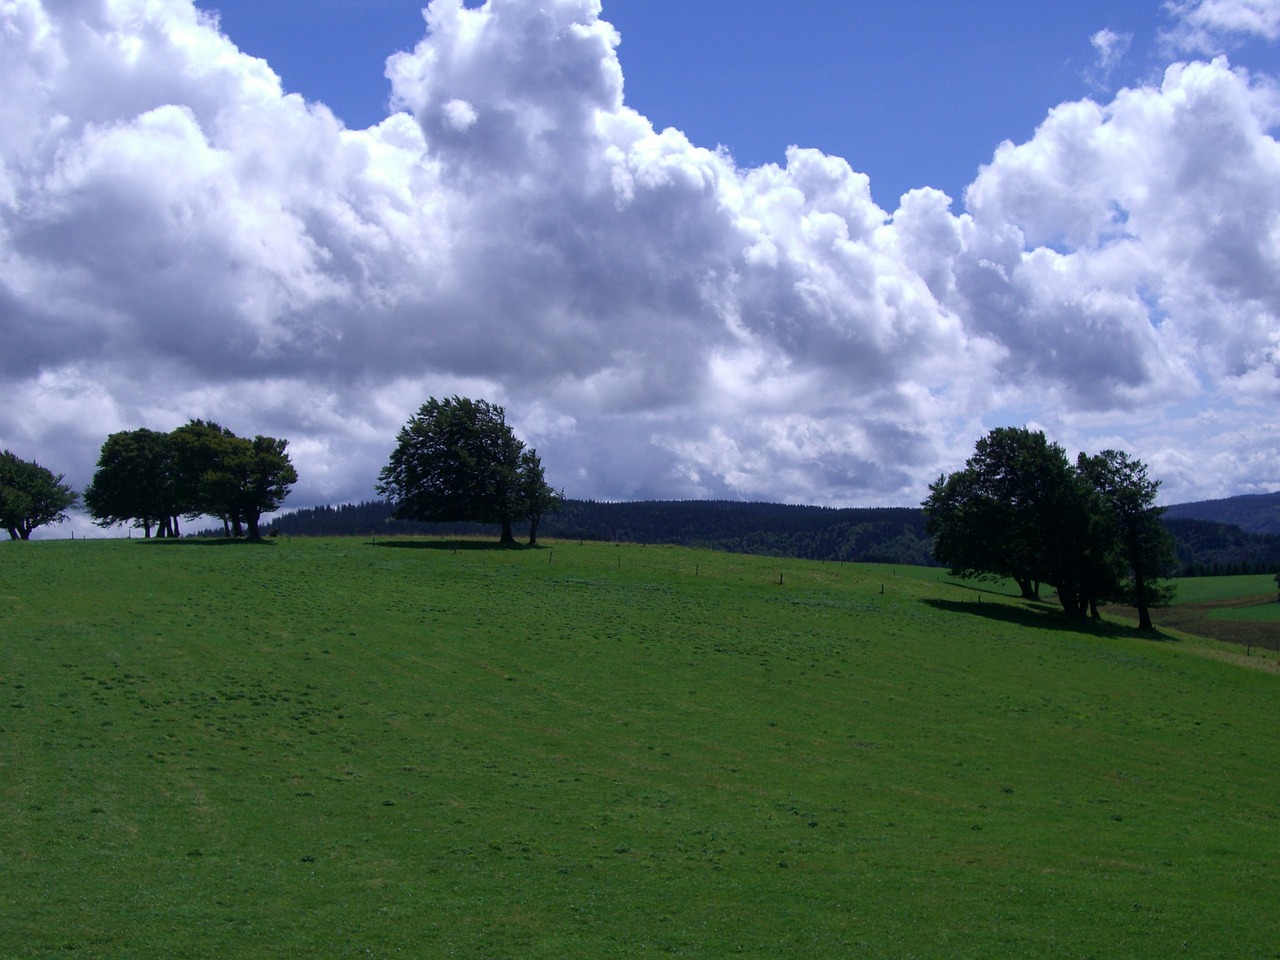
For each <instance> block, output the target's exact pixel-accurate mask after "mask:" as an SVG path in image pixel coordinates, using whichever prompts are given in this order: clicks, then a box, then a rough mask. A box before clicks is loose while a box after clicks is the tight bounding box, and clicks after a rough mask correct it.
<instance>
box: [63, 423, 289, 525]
mask: <svg viewBox="0 0 1280 960" xmlns="http://www.w3.org/2000/svg"><path fill="white" fill-rule="evenodd" d="M287 446H288V441H287V440H278V439H276V438H275V437H264V436H261V435H259V436H256V437H254V438H253V439H252V440H250V439H248V438H246V437H238V436H236V435H235V434H234V433H232V432H231V431H230V430H228V429H226V428H225V427H222V426H219V425H218V424H216V423H213V422H206V421H204V420H192V421H190V422H189V423H186V424H183V425H182V426H181V427H178V428H177V429H176V430H174V431H172V432H170V433H162V432H159V431H156V430H148V429H146V428H141V429H138V430H125V431H121V432H119V433H113V434H111V436H109V437H107V439H106V442H105V443H103V445H102V452H101V454H100V455H99V457H98V468H97V471H96V472H95V473H94V475H93V480H92V481H91V482H90V484H89V486H88V488H87V489H86V490H85V492H84V502H85V507H86V508H87V509H88V511H89V515H90V516H91V517H92V518H93V522H94V523H96V524H98V525H99V526H103V527H109V526H114V525H115V524H121V523H128V524H132V525H133V526H134V527H135V528H139V529H141V530H142V531H143V532H144V535H145V536H146V537H148V538H150V536H151V532H152V530H153V529H154V530H155V531H156V532H157V534H158V535H159V536H161V537H176V536H178V535H179V533H180V530H179V525H178V521H179V518H186V519H194V518H195V517H199V516H210V517H218V518H219V519H221V520H222V522H223V527H224V531H225V532H226V533H227V534H228V535H229V536H237V537H239V536H244V535H245V534H246V533H247V534H248V536H249V538H250V539H253V540H256V539H260V538H261V536H262V534H261V530H260V528H259V525H260V522H261V518H262V515H263V514H264V513H269V512H271V511H273V510H276V509H278V508H279V507H280V504H281V503H283V502H284V499H285V497H286V496H287V495H288V493H289V488H290V487H291V486H292V485H293V484H294V483H297V481H298V473H297V471H296V470H295V469H294V468H293V464H292V463H291V462H290V460H289V455H288V454H287V453H286V452H285V448H286V447H287Z"/></svg>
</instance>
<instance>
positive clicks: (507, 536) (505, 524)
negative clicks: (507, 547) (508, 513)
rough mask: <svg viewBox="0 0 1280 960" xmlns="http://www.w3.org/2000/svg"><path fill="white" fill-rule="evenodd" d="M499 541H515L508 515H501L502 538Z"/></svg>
mask: <svg viewBox="0 0 1280 960" xmlns="http://www.w3.org/2000/svg"><path fill="white" fill-rule="evenodd" d="M500 542H502V543H515V542H516V538H515V536H514V535H513V534H512V532H511V518H510V517H503V518H502V540H501V541H500Z"/></svg>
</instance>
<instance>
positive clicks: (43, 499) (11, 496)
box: [0, 450, 79, 540]
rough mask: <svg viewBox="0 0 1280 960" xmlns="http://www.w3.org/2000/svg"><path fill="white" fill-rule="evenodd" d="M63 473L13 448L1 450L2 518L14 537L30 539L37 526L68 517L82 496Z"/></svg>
mask: <svg viewBox="0 0 1280 960" xmlns="http://www.w3.org/2000/svg"><path fill="white" fill-rule="evenodd" d="M62 476H63V475H62V474H57V475H56V476H55V475H54V474H53V472H52V471H50V470H49V469H47V468H46V467H42V466H41V465H40V464H38V463H36V462H35V461H32V460H23V459H22V458H20V457H19V456H18V455H17V454H15V453H13V452H11V451H9V450H5V451H3V452H0V522H2V523H3V524H4V528H5V529H6V530H7V531H8V532H9V538H10V539H11V540H30V539H31V533H32V531H33V530H35V529H36V528H37V527H43V526H45V525H46V524H50V523H61V522H62V521H63V520H65V519H67V510H69V509H70V508H71V507H72V506H73V505H74V504H75V502H76V500H78V499H79V496H78V495H77V494H76V492H75V491H74V490H72V489H71V487H70V486H68V485H67V484H65V483H63V482H62Z"/></svg>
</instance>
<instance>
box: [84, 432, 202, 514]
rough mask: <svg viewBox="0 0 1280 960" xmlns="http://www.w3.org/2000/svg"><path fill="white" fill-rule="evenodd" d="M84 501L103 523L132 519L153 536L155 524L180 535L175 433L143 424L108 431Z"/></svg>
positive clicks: (90, 512) (180, 509) (180, 508)
mask: <svg viewBox="0 0 1280 960" xmlns="http://www.w3.org/2000/svg"><path fill="white" fill-rule="evenodd" d="M84 504H85V507H86V508H87V509H88V511H89V515H90V516H91V517H92V518H93V522H94V523H96V524H98V525H99V526H102V527H109V526H113V525H115V524H117V523H132V524H133V526H135V527H140V528H141V529H142V530H143V534H144V536H146V537H148V538H150V536H151V530H152V528H153V527H154V528H156V529H157V530H158V532H159V535H160V536H162V537H164V536H177V535H178V532H179V531H178V515H179V514H181V513H182V512H183V510H182V505H181V503H180V502H179V501H178V489H177V463H176V461H175V458H174V445H173V441H172V438H171V437H170V435H169V434H167V433H161V432H159V431H157V430H148V429H147V428H145V427H142V428H139V429H137V430H124V431H121V432H119V433H113V434H111V435H110V436H109V437H107V439H106V441H105V442H104V443H103V444H102V451H101V453H100V454H99V456H98V469H97V470H96V471H95V472H94V475H93V479H92V480H91V481H90V482H89V486H88V487H86V488H85V491H84Z"/></svg>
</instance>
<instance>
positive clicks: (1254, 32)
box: [1164, 0, 1280, 55]
mask: <svg viewBox="0 0 1280 960" xmlns="http://www.w3.org/2000/svg"><path fill="white" fill-rule="evenodd" d="M1164 6H1165V9H1166V10H1167V11H1168V12H1169V13H1170V15H1172V16H1173V18H1174V20H1175V26H1174V28H1173V29H1172V30H1171V31H1169V33H1168V36H1167V40H1169V41H1170V42H1171V43H1172V44H1173V46H1174V47H1176V48H1177V49H1179V50H1185V51H1188V52H1191V53H1195V54H1209V55H1213V54H1215V53H1221V52H1222V51H1223V49H1224V48H1225V45H1227V44H1230V43H1233V42H1236V41H1238V40H1240V39H1243V38H1249V37H1255V38H1260V39H1263V40H1267V41H1271V42H1274V41H1275V40H1277V39H1280V0H1167V2H1166V3H1165V5H1164Z"/></svg>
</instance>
